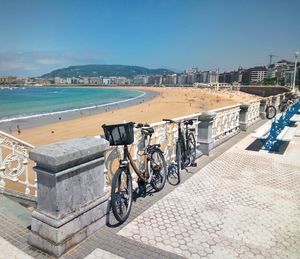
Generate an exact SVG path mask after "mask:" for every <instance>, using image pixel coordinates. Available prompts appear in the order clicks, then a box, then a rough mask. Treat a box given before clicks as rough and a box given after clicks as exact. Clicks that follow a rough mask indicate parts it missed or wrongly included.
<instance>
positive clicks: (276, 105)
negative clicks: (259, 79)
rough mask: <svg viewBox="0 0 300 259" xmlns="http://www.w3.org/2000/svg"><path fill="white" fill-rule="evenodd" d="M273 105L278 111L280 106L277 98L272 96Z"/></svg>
mask: <svg viewBox="0 0 300 259" xmlns="http://www.w3.org/2000/svg"><path fill="white" fill-rule="evenodd" d="M272 105H273V106H274V107H275V108H276V109H277V107H278V105H279V104H278V98H277V96H272Z"/></svg>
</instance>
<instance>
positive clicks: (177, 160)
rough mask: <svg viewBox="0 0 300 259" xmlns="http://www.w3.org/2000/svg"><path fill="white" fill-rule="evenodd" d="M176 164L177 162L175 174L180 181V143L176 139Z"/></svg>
mask: <svg viewBox="0 0 300 259" xmlns="http://www.w3.org/2000/svg"><path fill="white" fill-rule="evenodd" d="M176 164H177V175H178V183H177V184H179V183H180V180H181V179H180V170H181V168H182V154H181V144H180V142H179V141H178V142H177V143H176Z"/></svg>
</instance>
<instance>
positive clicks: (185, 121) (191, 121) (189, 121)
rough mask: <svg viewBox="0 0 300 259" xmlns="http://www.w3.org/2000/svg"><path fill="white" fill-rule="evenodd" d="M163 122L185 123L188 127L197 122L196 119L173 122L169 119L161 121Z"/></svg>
mask: <svg viewBox="0 0 300 259" xmlns="http://www.w3.org/2000/svg"><path fill="white" fill-rule="evenodd" d="M162 120H163V121H165V122H169V123H180V122H182V123H187V124H189V125H192V124H193V121H197V119H187V120H182V121H174V120H171V119H162Z"/></svg>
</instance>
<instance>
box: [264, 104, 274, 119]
mask: <svg viewBox="0 0 300 259" xmlns="http://www.w3.org/2000/svg"><path fill="white" fill-rule="evenodd" d="M275 116H276V108H275V106H273V105H269V106H268V107H267V108H266V117H267V119H269V120H271V119H273V118H274V117H275Z"/></svg>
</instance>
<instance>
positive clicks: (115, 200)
mask: <svg viewBox="0 0 300 259" xmlns="http://www.w3.org/2000/svg"><path fill="white" fill-rule="evenodd" d="M127 170H128V169H126V168H119V169H118V170H117V171H116V173H115V174H114V176H113V179H112V183H111V207H112V211H113V214H114V216H115V218H116V219H117V220H118V221H119V222H120V223H123V222H124V221H126V219H127V218H128V217H129V214H130V211H131V206H132V180H131V175H130V173H129V172H127ZM122 184H123V186H122ZM124 184H126V185H124ZM124 186H125V187H126V188H124ZM120 188H123V190H120ZM123 202H124V203H125V204H124V205H125V207H126V210H125V211H123V208H124V207H123V204H122V203H123Z"/></svg>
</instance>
